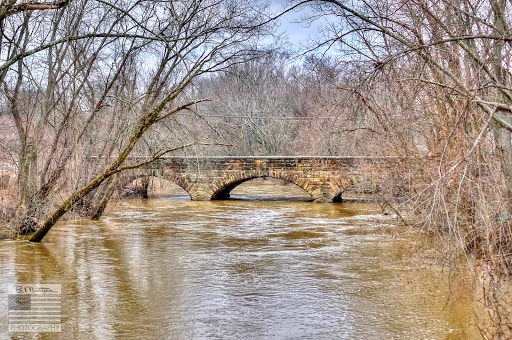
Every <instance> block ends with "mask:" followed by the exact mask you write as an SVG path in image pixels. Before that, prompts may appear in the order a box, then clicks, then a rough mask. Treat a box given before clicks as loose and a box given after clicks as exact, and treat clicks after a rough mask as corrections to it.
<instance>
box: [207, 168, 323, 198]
mask: <svg viewBox="0 0 512 340" xmlns="http://www.w3.org/2000/svg"><path fill="white" fill-rule="evenodd" d="M256 178H273V179H279V180H284V181H286V182H288V183H292V184H295V185H296V186H298V187H299V188H301V189H302V190H303V191H304V192H306V193H307V194H309V196H310V197H311V199H312V200H314V199H315V195H314V189H315V188H314V187H312V186H310V185H309V184H308V183H307V182H306V181H301V180H298V179H296V178H294V177H293V176H287V175H286V174H283V173H278V174H257V173H256V174H255V173H253V172H252V171H251V172H249V173H246V172H239V173H237V174H236V175H232V176H228V177H225V178H222V179H219V180H217V181H215V182H214V183H212V184H211V188H212V195H211V198H210V199H211V200H221V199H226V198H229V197H230V193H231V191H232V190H233V189H235V188H236V187H237V186H239V185H240V184H242V183H245V182H247V181H250V180H252V179H256Z"/></svg>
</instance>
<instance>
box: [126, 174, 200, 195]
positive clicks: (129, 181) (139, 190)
mask: <svg viewBox="0 0 512 340" xmlns="http://www.w3.org/2000/svg"><path fill="white" fill-rule="evenodd" d="M151 178H158V179H162V180H165V181H167V182H169V183H171V184H174V185H176V186H178V187H179V188H181V189H182V190H183V191H184V192H185V193H186V194H187V195H188V196H189V197H190V199H192V196H191V195H190V192H189V190H190V184H189V183H187V182H186V181H184V180H183V179H182V178H176V177H175V176H169V175H165V174H160V173H151V174H147V173H140V174H133V175H130V176H127V177H125V178H124V179H123V180H122V182H121V183H120V185H119V186H118V187H119V189H120V190H125V189H126V188H127V187H129V186H130V185H133V183H134V182H135V181H137V180H139V179H151ZM148 184H149V181H148V183H144V184H143V186H144V187H136V188H135V192H134V194H133V195H134V196H142V197H144V198H147V197H148V193H147V190H148Z"/></svg>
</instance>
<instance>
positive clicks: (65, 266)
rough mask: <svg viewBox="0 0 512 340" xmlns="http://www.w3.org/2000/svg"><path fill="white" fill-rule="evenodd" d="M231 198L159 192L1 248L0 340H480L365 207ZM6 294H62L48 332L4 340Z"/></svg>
mask: <svg viewBox="0 0 512 340" xmlns="http://www.w3.org/2000/svg"><path fill="white" fill-rule="evenodd" d="M232 197H233V198H234V199H232V200H228V201H214V202H192V201H190V200H188V198H187V197H186V196H184V195H182V194H181V193H172V194H170V193H169V192H165V190H161V192H160V194H159V195H158V196H156V197H153V198H150V199H147V200H142V199H130V200H125V201H121V202H119V203H117V204H116V205H114V206H112V207H110V209H109V211H108V213H107V215H106V216H105V217H103V218H102V219H101V220H100V221H90V220H68V221H63V222H61V223H59V224H58V225H57V226H56V227H55V228H54V229H52V230H51V232H50V233H49V234H48V236H47V238H45V240H44V241H43V242H42V243H41V244H32V243H29V242H27V241H24V240H19V241H2V242H0V339H20V338H21V339H24V338H26V339H308V340H309V339H478V338H479V336H478V332H476V329H475V327H474V326H472V324H473V320H472V311H471V308H470V307H469V304H468V303H467V302H466V301H464V300H461V299H453V298H450V293H449V291H448V288H447V287H446V284H445V282H444V280H443V277H444V276H445V275H448V273H446V274H443V270H442V268H440V269H439V270H435V269H432V268H429V267H428V266H426V268H424V269H422V268H418V266H417V265H416V264H411V262H410V261H409V260H407V258H404V259H401V257H400V256H397V255H396V248H395V247H396V241H397V239H400V237H399V235H398V236H397V235H396V233H390V232H384V231H383V230H389V228H392V227H391V226H389V223H391V222H392V221H391V220H390V218H388V217H385V216H381V215H380V214H379V209H377V207H375V206H372V205H370V204H365V203H350V202H345V203H339V204H317V203H311V202H306V201H305V200H307V196H304V194H303V193H302V192H300V191H299V189H298V188H295V187H294V186H290V185H287V186H285V185H282V183H276V182H273V181H263V180H254V181H249V182H247V183H244V184H242V185H241V186H239V187H238V188H236V189H235V191H234V192H233V193H232ZM430 272H432V275H431V273H430ZM14 283H56V284H61V285H62V294H63V295H62V332H61V333H40V334H38V333H12V332H8V329H7V286H8V285H10V284H14Z"/></svg>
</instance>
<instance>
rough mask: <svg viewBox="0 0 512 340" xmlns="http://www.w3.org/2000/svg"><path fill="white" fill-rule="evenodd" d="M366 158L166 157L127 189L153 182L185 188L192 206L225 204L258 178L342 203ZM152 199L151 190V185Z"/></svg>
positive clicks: (135, 173) (137, 173)
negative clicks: (214, 202) (144, 180)
mask: <svg viewBox="0 0 512 340" xmlns="http://www.w3.org/2000/svg"><path fill="white" fill-rule="evenodd" d="M372 160H374V159H372V158H366V157H324V156H317V157H307V156H265V157H258V156H246V157H230V156H226V157H224V156H221V157H164V158H161V159H158V160H156V161H155V162H152V163H150V164H148V165H146V166H144V167H141V168H138V169H136V170H132V171H130V172H128V173H127V174H126V175H125V176H124V179H123V180H121V186H127V185H128V184H129V183H132V182H133V181H134V180H135V179H137V178H148V177H150V176H153V177H160V178H164V179H166V180H169V181H171V182H173V183H175V184H177V185H179V186H180V187H181V188H183V189H184V190H185V191H186V192H187V193H188V194H189V195H190V198H191V199H192V200H193V201H208V200H216V199H225V198H228V197H229V193H230V192H231V190H233V189H234V188H235V187H236V186H237V185H239V184H241V183H243V182H245V181H248V180H251V179H254V178H276V179H281V180H285V181H288V182H291V183H294V184H296V185H297V186H299V187H301V188H302V189H303V190H304V191H306V192H307V193H308V194H310V195H311V197H312V200H313V201H314V202H340V201H341V197H342V193H343V192H344V191H345V190H346V189H347V188H349V187H352V186H353V185H355V184H356V183H357V182H360V181H362V178H363V177H364V176H362V171H361V164H363V163H366V162H368V161H372ZM146 194H147V184H146Z"/></svg>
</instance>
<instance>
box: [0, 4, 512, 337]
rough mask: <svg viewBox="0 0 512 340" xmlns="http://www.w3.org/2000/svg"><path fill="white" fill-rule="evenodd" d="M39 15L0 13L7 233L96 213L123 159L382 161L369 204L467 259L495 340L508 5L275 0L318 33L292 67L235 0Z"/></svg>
mask: <svg viewBox="0 0 512 340" xmlns="http://www.w3.org/2000/svg"><path fill="white" fill-rule="evenodd" d="M53 6H54V5H53V3H52V4H51V5H49V4H46V3H42V4H39V5H38V6H35V7H34V8H26V7H25V8H24V7H23V6H21V7H20V6H19V4H17V3H16V2H9V3H2V5H1V6H0V20H1V21H2V33H3V35H4V37H3V40H2V41H1V49H0V53H1V57H2V63H1V64H0V82H1V89H0V91H1V94H2V98H1V100H0V104H1V114H0V121H1V123H0V162H1V163H2V167H1V168H0V176H2V175H4V176H5V175H7V176H9V177H11V180H10V181H9V184H8V186H9V190H8V191H5V189H4V191H3V192H5V194H4V195H3V196H2V200H0V205H1V206H0V217H1V218H2V220H3V221H7V222H4V224H5V223H7V224H9V225H11V227H10V228H11V229H10V230H15V231H16V232H23V231H30V230H35V229H38V230H45V232H46V231H47V230H49V228H51V226H52V225H53V224H54V223H55V222H56V221H57V220H58V219H59V218H61V217H62V216H63V215H64V214H65V213H66V212H67V211H68V210H70V209H71V208H72V207H73V206H74V210H75V212H76V213H80V211H81V212H82V213H84V214H85V215H88V216H92V217H94V216H99V215H101V212H102V209H104V206H105V204H106V202H107V201H108V199H109V198H110V197H111V196H112V194H113V191H114V187H115V186H116V181H117V180H118V176H117V174H118V173H119V172H120V171H121V170H123V169H127V168H131V167H133V166H136V165H137V164H126V163H127V162H126V160H127V159H128V156H129V155H130V154H132V155H133V154H137V155H143V156H145V157H147V158H146V160H145V161H150V160H151V159H153V158H154V157H158V156H159V155H162V154H164V153H166V152H169V151H170V150H173V149H175V148H180V147H181V146H183V145H192V146H193V147H192V149H188V150H192V151H188V150H187V151H186V152H194V153H203V154H212V153H215V154H266V155H273V154H282V155H287V154H323V155H379V156H392V157H396V158H397V159H399V160H400V161H399V162H397V163H396V164H395V165H394V166H392V167H389V166H386V167H376V166H369V167H368V173H369V175H370V177H371V178H373V179H374V181H375V183H374V187H375V190H376V192H377V193H378V195H379V197H380V198H381V199H382V200H383V202H388V208H389V207H391V208H392V209H394V211H395V212H397V213H399V214H403V216H404V222H406V223H407V224H409V225H413V226H417V227H418V229H421V230H423V231H426V232H428V233H429V234H430V235H433V236H435V237H436V238H437V239H439V240H442V241H441V243H442V244H443V245H447V247H448V248H449V249H450V251H451V252H453V253H454V254H457V255H460V254H462V255H464V256H465V257H466V258H469V259H471V261H470V263H473V264H475V266H474V268H475V269H477V270H478V271H479V272H480V273H481V274H482V282H484V284H483V287H485V288H486V289H485V292H486V293H485V294H483V295H482V296H483V300H484V301H485V305H486V306H487V307H488V309H489V310H490V311H491V312H490V315H491V319H492V320H493V327H486V331H485V335H486V336H487V337H489V338H506V337H508V336H509V335H510V329H511V323H510V320H509V319H508V315H509V313H508V312H507V311H506V305H504V304H503V301H504V300H502V296H503V292H504V291H505V290H504V289H503V288H502V287H503V285H502V283H503V282H505V278H508V277H510V276H511V274H512V218H511V213H512V142H511V139H512V138H511V132H512V115H511V114H512V84H511V76H512V74H511V68H512V66H511V62H512V53H511V52H512V49H511V42H512V34H511V30H512V28H511V26H510V25H511V21H512V3H511V2H510V1H506V0H455V1H454V0H435V1H433V0H399V1H395V0H386V1H380V0H369V1H353V2H352V1H336V0H305V1H289V2H288V8H290V9H291V8H295V7H304V6H309V8H310V10H311V11H312V13H313V15H314V16H315V17H321V18H324V19H326V22H328V23H329V24H327V25H326V26H325V27H324V35H323V37H322V38H319V39H318V41H317V43H318V46H315V47H316V48H313V50H314V51H320V52H321V53H319V54H317V55H313V56H309V57H307V58H306V59H305V61H304V62H303V63H302V64H301V63H299V62H297V61H296V60H295V61H292V60H291V59H290V58H289V51H283V49H276V50H273V51H270V52H269V51H268V50H266V51H261V50H260V51H257V47H260V46H261V45H260V44H259V40H260V38H261V37H262V35H263V34H267V33H268V28H267V26H266V25H267V24H269V23H270V24H271V23H272V21H271V20H270V21H269V22H267V24H264V22H265V20H266V18H268V16H267V15H262V13H263V12H264V8H263V7H259V5H258V6H256V5H254V6H252V5H249V4H247V2H243V1H192V0H190V1H184V2H180V3H179V4H178V3H175V2H169V3H161V2H159V3H156V2H145V1H126V2H119V3H116V5H114V4H113V3H110V2H108V1H94V2H92V1H91V2H89V1H85V0H84V1H71V2H69V3H68V2H59V3H55V6H58V7H59V8H60V9H55V8H54V7H53ZM34 10H38V11H34ZM39 10H40V11H39ZM265 13H266V12H265ZM41 28H43V29H41ZM203 98H209V100H210V102H208V103H201V104H199V101H200V100H201V99H203ZM184 111H186V112H189V114H179V115H175V113H176V112H184ZM204 139H207V140H208V141H209V142H210V143H213V144H226V145H227V144H229V145H233V146H231V147H225V146H216V147H213V148H209V149H204V148H202V149H198V148H197V147H196V146H197V145H198V141H203V140H204ZM183 152H185V151H183ZM98 156H101V157H98ZM94 157H96V158H94ZM14 176H15V177H16V179H15V180H14V179H13V178H14ZM0 180H1V178H0ZM0 184H1V183H0ZM0 189H1V188H0ZM7 192H8V195H7ZM45 232H43V233H39V237H37V238H36V239H35V240H40V239H41V238H42V237H43V236H44V233H45ZM9 233H10V232H9ZM4 234H6V233H5V232H4Z"/></svg>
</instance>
